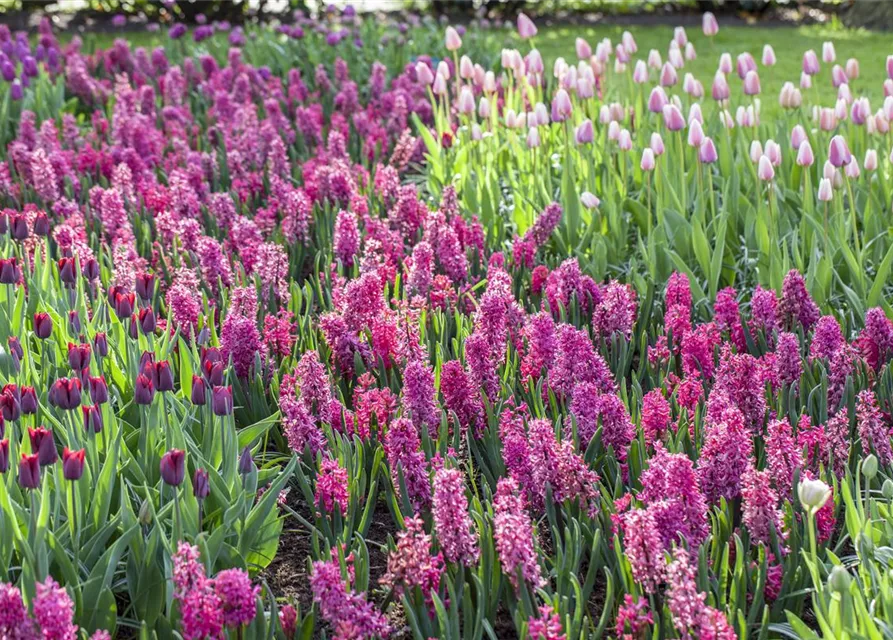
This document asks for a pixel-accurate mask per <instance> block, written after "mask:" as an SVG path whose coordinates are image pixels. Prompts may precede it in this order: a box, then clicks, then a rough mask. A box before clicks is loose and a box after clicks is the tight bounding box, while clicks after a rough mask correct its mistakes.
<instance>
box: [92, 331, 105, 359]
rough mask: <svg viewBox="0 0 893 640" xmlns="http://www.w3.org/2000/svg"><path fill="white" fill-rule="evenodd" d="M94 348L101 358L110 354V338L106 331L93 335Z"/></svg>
mask: <svg viewBox="0 0 893 640" xmlns="http://www.w3.org/2000/svg"><path fill="white" fill-rule="evenodd" d="M93 350H94V351H96V355H97V356H99V357H100V358H104V357H106V356H107V355H108V354H109V339H108V337H107V336H106V335H105V334H104V333H101V332H100V333H97V334H96V335H95V336H93Z"/></svg>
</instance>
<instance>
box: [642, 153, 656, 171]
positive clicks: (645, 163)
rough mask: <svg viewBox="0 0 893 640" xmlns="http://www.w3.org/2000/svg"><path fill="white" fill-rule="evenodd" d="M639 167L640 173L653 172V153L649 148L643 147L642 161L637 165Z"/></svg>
mask: <svg viewBox="0 0 893 640" xmlns="http://www.w3.org/2000/svg"><path fill="white" fill-rule="evenodd" d="M639 167H640V168H641V169H642V171H653V170H654V151H652V150H651V149H650V148H649V147H645V149H644V150H643V151H642V160H641V162H640V163H639Z"/></svg>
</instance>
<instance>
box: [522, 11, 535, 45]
mask: <svg viewBox="0 0 893 640" xmlns="http://www.w3.org/2000/svg"><path fill="white" fill-rule="evenodd" d="M518 35H519V36H521V39H522V40H527V39H529V38H532V37H533V36H535V35H536V25H535V24H533V20H531V19H530V18H528V17H527V16H526V15H525V14H523V13H519V14H518Z"/></svg>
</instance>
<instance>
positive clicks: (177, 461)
mask: <svg viewBox="0 0 893 640" xmlns="http://www.w3.org/2000/svg"><path fill="white" fill-rule="evenodd" d="M160 469H161V479H162V480H163V481H164V483H165V484H168V485H170V486H172V487H179V486H180V483H182V482H183V477H184V476H185V475H186V452H184V451H182V450H180V449H171V450H170V451H168V452H167V453H165V454H164V455H163V456H161V464H160Z"/></svg>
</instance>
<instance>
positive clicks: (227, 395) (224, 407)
mask: <svg viewBox="0 0 893 640" xmlns="http://www.w3.org/2000/svg"><path fill="white" fill-rule="evenodd" d="M211 409H212V410H213V411H214V415H215V416H228V415H230V414H231V413H232V412H233V390H232V387H223V386H216V387H214V388H213V390H212V391H211Z"/></svg>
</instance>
